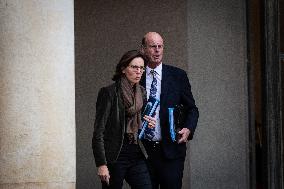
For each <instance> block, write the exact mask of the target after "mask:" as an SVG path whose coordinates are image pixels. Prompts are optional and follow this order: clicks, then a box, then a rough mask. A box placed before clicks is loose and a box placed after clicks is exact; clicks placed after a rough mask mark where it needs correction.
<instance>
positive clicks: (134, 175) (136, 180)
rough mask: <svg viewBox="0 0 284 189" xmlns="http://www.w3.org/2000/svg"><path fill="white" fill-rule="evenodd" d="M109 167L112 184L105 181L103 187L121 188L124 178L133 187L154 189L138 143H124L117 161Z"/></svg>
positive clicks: (110, 188)
mask: <svg viewBox="0 0 284 189" xmlns="http://www.w3.org/2000/svg"><path fill="white" fill-rule="evenodd" d="M108 169H109V172H110V185H109V186H107V185H106V183H104V182H103V183H102V188H103V189H121V188H122V186H123V180H124V179H125V180H126V182H127V183H128V184H129V185H130V186H131V188H132V189H152V186H151V179H150V175H149V171H148V168H147V165H146V161H145V158H144V156H143V154H142V152H141V150H140V148H139V146H138V145H137V144H127V143H124V144H123V146H122V149H121V152H120V154H119V157H118V159H117V161H116V162H115V163H113V164H109V165H108Z"/></svg>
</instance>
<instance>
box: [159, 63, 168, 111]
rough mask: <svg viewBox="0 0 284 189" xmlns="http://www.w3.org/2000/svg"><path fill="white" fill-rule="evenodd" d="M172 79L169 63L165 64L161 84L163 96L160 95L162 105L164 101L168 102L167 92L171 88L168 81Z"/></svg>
mask: <svg viewBox="0 0 284 189" xmlns="http://www.w3.org/2000/svg"><path fill="white" fill-rule="evenodd" d="M169 80H170V71H169V69H168V67H167V65H165V64H163V67H162V84H161V96H160V100H161V106H162V105H163V104H164V102H166V97H167V95H166V94H167V92H168V90H169V87H168V82H169Z"/></svg>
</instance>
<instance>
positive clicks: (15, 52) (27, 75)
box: [0, 0, 76, 189]
mask: <svg viewBox="0 0 284 189" xmlns="http://www.w3.org/2000/svg"><path fill="white" fill-rule="evenodd" d="M73 6H74V5H73V1H72V0H56V1H55V0H48V1H46V0H0V148H1V149H0V188H1V189H10V188H11V189H12V188H13V189H22V188H23V189H26V188H27V189H37V188H39V189H41V188H45V189H54V188H56V189H65V188H66V189H71V188H72V189H73V188H75V179H76V168H75V164H76V152H75V149H76V148H75V82H74V7H73Z"/></svg>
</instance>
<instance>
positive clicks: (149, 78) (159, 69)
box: [146, 64, 162, 141]
mask: <svg viewBox="0 0 284 189" xmlns="http://www.w3.org/2000/svg"><path fill="white" fill-rule="evenodd" d="M151 70H153V69H152V68H149V67H148V66H146V90H147V99H148V98H149V95H150V89H151V84H152V81H153V75H152V74H151V73H150V71H151ZM154 70H155V72H156V76H155V77H156V79H157V93H156V98H157V99H158V100H160V95H161V83H162V64H160V65H159V66H157V67H156V68H155V69H154ZM159 112H160V106H158V107H157V110H156V115H155V118H156V126H155V128H154V129H155V131H154V134H155V136H154V138H153V141H160V140H161V139H162V136H161V127H160V118H159Z"/></svg>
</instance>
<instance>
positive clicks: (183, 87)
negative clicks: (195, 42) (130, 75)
mask: <svg viewBox="0 0 284 189" xmlns="http://www.w3.org/2000/svg"><path fill="white" fill-rule="evenodd" d="M141 85H142V86H144V87H146V86H145V85H146V77H145V73H144V75H143V77H142V80H141ZM180 104H182V105H183V106H184V107H186V109H187V113H186V115H185V120H184V122H183V124H182V127H183V128H184V127H186V128H188V129H189V130H190V131H191V134H190V136H189V139H192V137H193V134H194V131H195V128H196V126H197V121H198V117H199V112H198V108H197V107H196V105H195V101H194V98H193V96H192V93H191V86H190V83H189V80H188V77H187V74H186V72H185V71H184V70H182V69H179V68H177V67H173V66H169V65H165V64H163V66H162V84H161V96H160V114H159V116H160V125H161V132H162V133H161V134H162V147H163V152H164V155H165V157H167V158H170V159H174V158H178V157H184V156H185V155H186V144H185V143H182V144H177V143H176V142H172V140H171V136H170V132H169V121H168V120H169V117H168V116H169V114H168V108H170V107H175V106H176V105H180Z"/></svg>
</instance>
